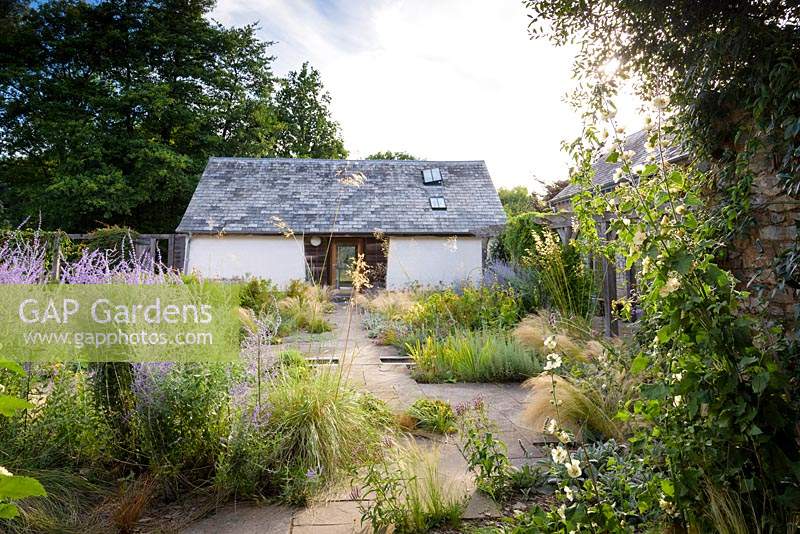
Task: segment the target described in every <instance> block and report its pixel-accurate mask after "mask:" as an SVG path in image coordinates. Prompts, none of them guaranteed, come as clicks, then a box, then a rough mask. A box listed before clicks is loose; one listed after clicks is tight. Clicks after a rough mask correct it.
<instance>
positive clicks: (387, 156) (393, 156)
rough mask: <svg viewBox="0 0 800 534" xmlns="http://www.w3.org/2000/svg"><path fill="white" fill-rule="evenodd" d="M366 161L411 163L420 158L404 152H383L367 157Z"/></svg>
mask: <svg viewBox="0 0 800 534" xmlns="http://www.w3.org/2000/svg"><path fill="white" fill-rule="evenodd" d="M366 159H376V160H398V161H411V160H417V159H419V158H418V157H416V156H414V155H412V154H409V153H408V152H403V151H402V150H401V151H397V152H393V151H391V150H384V151H383V152H375V153H374V154H370V155H369V156H367V157H366Z"/></svg>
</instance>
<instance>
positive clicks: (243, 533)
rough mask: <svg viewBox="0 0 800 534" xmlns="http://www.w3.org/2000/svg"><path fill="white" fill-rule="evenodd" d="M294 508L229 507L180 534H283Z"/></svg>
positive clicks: (233, 505)
mask: <svg viewBox="0 0 800 534" xmlns="http://www.w3.org/2000/svg"><path fill="white" fill-rule="evenodd" d="M294 512H295V509H293V508H290V507H288V506H280V505H274V504H264V505H257V504H229V505H227V506H225V507H223V508H221V509H220V510H219V511H218V512H217V513H216V514H214V515H212V516H210V517H207V518H206V519H202V520H200V521H198V522H196V523H194V524H193V525H190V526H189V527H187V528H185V529H183V530H181V534H234V533H235V534H287V533H289V532H290V531H291V528H292V515H293V514H294Z"/></svg>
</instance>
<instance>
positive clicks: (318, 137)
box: [275, 63, 347, 159]
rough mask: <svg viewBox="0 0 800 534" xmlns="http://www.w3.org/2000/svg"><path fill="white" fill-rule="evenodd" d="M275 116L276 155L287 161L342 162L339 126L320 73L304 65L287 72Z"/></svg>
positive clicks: (342, 147) (342, 154)
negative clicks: (278, 124)
mask: <svg viewBox="0 0 800 534" xmlns="http://www.w3.org/2000/svg"><path fill="white" fill-rule="evenodd" d="M275 102H276V112H277V116H278V120H279V121H280V123H281V129H280V131H279V132H278V136H277V145H276V153H277V155H279V156H282V157H286V158H323V159H341V158H346V157H347V150H345V148H344V141H343V140H342V138H341V134H340V131H339V124H338V123H336V121H334V120H333V117H332V116H331V111H330V109H329V107H330V103H331V97H330V95H329V94H328V92H327V91H326V90H325V87H324V86H323V85H322V78H321V77H320V74H319V71H317V69H315V68H314V67H312V66H310V65H309V64H308V63H303V66H302V68H301V69H300V70H299V71H294V72H290V73H289V75H288V76H287V77H286V79H285V80H282V81H281V87H280V89H279V90H278V92H277V95H276V98H275Z"/></svg>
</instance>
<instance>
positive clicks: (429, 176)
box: [422, 169, 442, 185]
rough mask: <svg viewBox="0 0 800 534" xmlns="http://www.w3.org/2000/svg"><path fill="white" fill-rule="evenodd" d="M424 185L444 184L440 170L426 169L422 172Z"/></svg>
mask: <svg viewBox="0 0 800 534" xmlns="http://www.w3.org/2000/svg"><path fill="white" fill-rule="evenodd" d="M422 183H424V184H425V185H434V184H441V183H442V172H441V171H440V170H439V169H425V170H424V171H422Z"/></svg>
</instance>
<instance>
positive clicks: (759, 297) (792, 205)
mask: <svg viewBox="0 0 800 534" xmlns="http://www.w3.org/2000/svg"><path fill="white" fill-rule="evenodd" d="M753 170H754V171H755V173H756V178H755V179H754V180H753V186H752V189H751V214H752V216H753V219H754V224H753V225H752V227H750V228H749V229H748V231H747V232H746V233H745V234H744V235H742V236H741V237H740V238H738V239H736V240H734V241H733V242H732V243H731V244H730V246H728V247H727V248H728V251H729V254H728V258H727V259H726V261H725V262H724V263H723V266H724V267H726V268H727V269H730V270H731V272H733V274H734V275H735V276H736V278H738V280H739V282H740V286H741V288H742V289H746V290H748V291H750V292H751V293H752V299H751V304H752V306H753V308H754V309H753V311H757V310H763V311H766V313H767V315H768V316H769V317H771V318H773V319H776V320H778V321H780V322H782V323H784V324H787V325H788V324H795V321H796V315H795V308H796V305H797V303H798V294H797V293H798V292H797V291H796V290H794V289H791V288H788V287H787V288H784V289H779V288H778V286H777V280H776V277H775V271H774V266H775V260H776V258H777V257H778V256H780V255H781V253H783V252H784V251H785V250H786V249H787V248H789V247H791V246H792V245H793V244H794V242H795V240H796V239H797V225H796V221H797V220H798V219H800V201H798V200H796V199H793V198H791V197H789V196H787V195H785V194H783V190H782V189H781V186H780V184H779V183H778V179H777V177H776V176H775V165H774V162H773V161H772V158H763V159H761V160H760V161H757V162H756V163H755V164H754V166H753Z"/></svg>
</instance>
